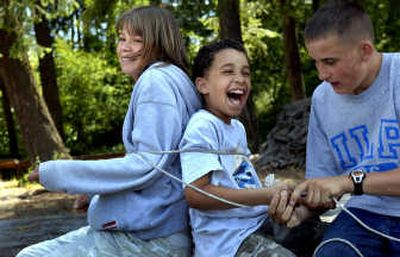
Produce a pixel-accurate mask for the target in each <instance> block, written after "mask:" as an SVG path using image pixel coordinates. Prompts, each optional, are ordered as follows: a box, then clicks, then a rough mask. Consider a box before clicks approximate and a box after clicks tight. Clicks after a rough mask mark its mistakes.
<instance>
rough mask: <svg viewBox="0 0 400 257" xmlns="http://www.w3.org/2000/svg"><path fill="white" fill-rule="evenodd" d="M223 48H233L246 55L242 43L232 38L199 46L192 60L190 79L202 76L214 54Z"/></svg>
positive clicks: (211, 62)
mask: <svg viewBox="0 0 400 257" xmlns="http://www.w3.org/2000/svg"><path fill="white" fill-rule="evenodd" d="M225 49H235V50H237V51H239V52H242V53H244V54H245V55H246V57H247V53H246V50H245V48H244V46H243V44H242V43H240V42H239V41H236V40H232V39H223V40H220V41H217V42H214V43H211V44H208V45H205V46H203V47H201V48H200V50H199V52H198V53H197V55H196V57H195V58H194V61H193V67H192V80H193V81H194V82H195V81H196V78H198V77H204V75H205V74H206V73H207V71H208V70H209V68H210V67H211V65H212V64H213V62H214V56H215V55H216V54H217V53H218V52H220V51H222V50H225Z"/></svg>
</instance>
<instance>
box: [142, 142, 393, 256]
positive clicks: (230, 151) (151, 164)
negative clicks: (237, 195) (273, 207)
mask: <svg viewBox="0 0 400 257" xmlns="http://www.w3.org/2000/svg"><path fill="white" fill-rule="evenodd" d="M187 152H200V153H211V154H217V155H238V156H243V157H245V158H248V156H247V155H246V154H244V153H240V152H237V151H234V150H208V149H201V148H198V149H184V150H183V149H178V150H169V151H145V152H144V153H150V154H157V155H160V154H179V153H187ZM136 153H137V154H138V155H139V156H140V157H142V159H143V160H144V161H145V162H146V163H147V164H148V165H149V166H151V167H152V168H154V169H156V170H158V171H160V172H161V173H163V174H164V175H166V176H168V177H170V178H172V179H174V180H176V181H179V182H180V183H182V184H183V185H185V186H187V187H190V188H191V189H193V190H195V191H197V192H199V193H201V194H204V195H206V196H208V197H210V198H213V199H215V200H217V201H221V202H223V203H227V204H230V205H232V206H235V207H239V208H250V207H251V206H248V205H245V204H241V203H236V202H233V201H230V200H227V199H225V198H222V197H219V196H217V195H214V194H211V193H208V192H206V191H204V190H202V189H200V188H198V187H196V186H193V185H192V184H189V183H186V182H184V181H183V180H182V179H180V178H178V177H176V176H174V175H172V174H170V173H169V172H168V171H166V170H164V169H162V168H160V167H158V166H157V165H155V164H154V163H152V162H151V161H150V160H149V159H148V158H147V157H146V156H144V155H143V154H142V153H140V152H136ZM333 200H334V201H335V203H336V204H337V205H338V206H339V207H340V208H341V209H342V210H343V211H345V212H346V213H347V214H349V215H350V216H351V217H352V218H353V219H354V220H355V221H357V222H358V223H359V224H360V225H361V226H362V227H364V228H365V229H367V230H369V231H371V232H372V233H375V234H377V235H380V236H382V237H384V238H387V239H389V240H393V241H396V242H400V239H399V238H396V237H392V236H389V235H386V234H384V233H382V232H380V231H378V230H375V229H373V228H371V227H369V226H368V225H366V224H365V223H364V222H363V221H361V220H360V219H359V218H357V217H356V216H355V215H354V214H353V213H352V212H351V211H349V210H348V209H347V208H346V207H345V206H344V205H343V204H342V203H340V202H339V201H338V200H337V199H336V198H333ZM331 242H342V243H344V244H346V245H348V246H349V247H350V248H352V249H353V250H354V252H356V254H357V255H358V256H360V257H364V255H363V254H362V253H361V252H360V250H358V249H357V247H356V246H354V245H353V244H352V243H351V242H350V241H348V240H346V239H342V238H331V239H329V240H326V241H323V242H321V243H320V244H319V245H318V246H317V248H316V249H315V251H314V254H313V256H316V255H317V252H318V251H319V250H320V249H321V248H322V247H323V246H324V245H326V244H328V243H331Z"/></svg>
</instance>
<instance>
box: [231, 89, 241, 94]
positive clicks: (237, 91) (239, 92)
mask: <svg viewBox="0 0 400 257" xmlns="http://www.w3.org/2000/svg"><path fill="white" fill-rule="evenodd" d="M230 93H233V94H243V89H235V90H232V91H231V92H230Z"/></svg>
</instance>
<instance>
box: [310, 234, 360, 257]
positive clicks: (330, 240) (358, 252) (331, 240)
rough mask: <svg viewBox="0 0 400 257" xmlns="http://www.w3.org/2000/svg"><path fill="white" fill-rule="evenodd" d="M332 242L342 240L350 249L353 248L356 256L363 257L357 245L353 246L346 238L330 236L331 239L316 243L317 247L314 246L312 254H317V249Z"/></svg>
mask: <svg viewBox="0 0 400 257" xmlns="http://www.w3.org/2000/svg"><path fill="white" fill-rule="evenodd" d="M332 242H342V243H344V244H347V245H348V246H349V247H350V248H351V249H353V250H354V251H355V252H356V253H357V255H358V256H360V257H364V255H363V254H362V253H361V252H360V250H358V249H357V247H355V245H353V244H352V243H351V242H350V241H348V240H346V239H342V238H338V237H335V238H331V239H328V240H325V241H323V242H322V243H320V244H319V245H318V247H317V248H315V251H314V254H313V256H317V252H318V251H319V249H321V248H322V247H323V246H324V245H326V244H329V243H332ZM344 257H345V256H344Z"/></svg>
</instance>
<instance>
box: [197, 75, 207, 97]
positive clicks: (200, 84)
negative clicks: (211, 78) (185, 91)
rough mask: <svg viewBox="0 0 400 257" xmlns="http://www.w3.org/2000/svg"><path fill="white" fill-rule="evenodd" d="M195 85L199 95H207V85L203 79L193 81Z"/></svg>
mask: <svg viewBox="0 0 400 257" xmlns="http://www.w3.org/2000/svg"><path fill="white" fill-rule="evenodd" d="M195 83H196V88H197V90H199V92H200V93H201V94H203V95H204V94H207V93H208V83H207V80H206V79H205V78H203V77H198V78H196V80H195Z"/></svg>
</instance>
